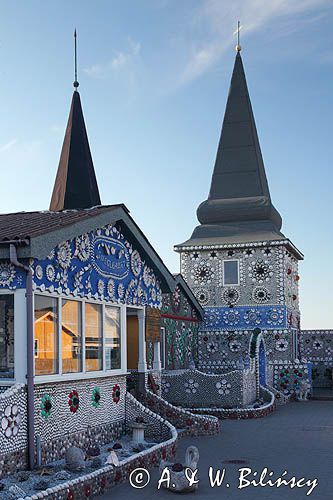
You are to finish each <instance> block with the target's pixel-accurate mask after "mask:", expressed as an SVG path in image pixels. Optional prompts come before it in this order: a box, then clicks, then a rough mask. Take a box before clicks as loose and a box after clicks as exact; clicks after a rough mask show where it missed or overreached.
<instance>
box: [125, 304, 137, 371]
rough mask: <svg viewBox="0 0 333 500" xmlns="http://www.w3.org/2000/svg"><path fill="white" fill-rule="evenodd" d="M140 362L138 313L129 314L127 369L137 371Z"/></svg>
mask: <svg viewBox="0 0 333 500" xmlns="http://www.w3.org/2000/svg"><path fill="white" fill-rule="evenodd" d="M138 362H139V321H138V316H137V314H136V312H135V313H134V314H133V313H132V314H131V313H128V314H127V369H128V370H137V369H138Z"/></svg>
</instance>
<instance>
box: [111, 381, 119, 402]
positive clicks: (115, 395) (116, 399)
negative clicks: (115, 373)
mask: <svg viewBox="0 0 333 500" xmlns="http://www.w3.org/2000/svg"><path fill="white" fill-rule="evenodd" d="M112 399H113V402H114V403H117V404H118V403H119V401H120V386H119V385H118V384H116V385H114V386H113V389H112Z"/></svg>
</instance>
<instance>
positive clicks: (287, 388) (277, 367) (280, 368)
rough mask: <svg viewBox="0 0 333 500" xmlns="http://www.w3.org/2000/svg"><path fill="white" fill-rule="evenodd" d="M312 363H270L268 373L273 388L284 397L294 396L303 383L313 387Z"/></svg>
mask: <svg viewBox="0 0 333 500" xmlns="http://www.w3.org/2000/svg"><path fill="white" fill-rule="evenodd" d="M311 370H312V366H311V363H297V362H291V361H290V362H289V361H277V362H275V363H269V366H268V371H269V372H270V377H269V378H270V379H272V380H273V387H274V388H275V389H277V390H278V391H280V392H281V393H282V394H284V396H292V395H294V394H295V393H296V392H297V391H298V389H299V387H300V384H302V383H303V381H308V382H309V383H310V385H311Z"/></svg>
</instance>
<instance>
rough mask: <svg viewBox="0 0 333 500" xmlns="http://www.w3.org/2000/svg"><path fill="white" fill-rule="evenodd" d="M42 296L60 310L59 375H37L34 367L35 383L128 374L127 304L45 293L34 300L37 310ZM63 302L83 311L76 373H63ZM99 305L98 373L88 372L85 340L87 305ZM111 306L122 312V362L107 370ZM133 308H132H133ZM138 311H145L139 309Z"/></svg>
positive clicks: (37, 293) (38, 293)
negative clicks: (107, 316)
mask: <svg viewBox="0 0 333 500" xmlns="http://www.w3.org/2000/svg"><path fill="white" fill-rule="evenodd" d="M36 295H41V296H44V297H45V296H46V297H52V298H56V299H57V308H58V325H57V333H58V338H57V348H58V353H60V354H58V368H59V369H58V373H56V374H52V375H36V374H35V367H34V377H35V383H36V384H39V383H45V382H54V381H60V380H61V381H67V380H77V379H91V378H102V377H110V376H116V375H125V374H126V373H127V363H126V304H119V303H115V302H103V301H101V300H96V299H93V298H87V297H73V296H71V295H68V296H63V295H61V296H59V295H57V294H56V293H49V292H47V293H43V292H39V291H38V292H35V293H34V299H33V302H34V304H33V307H34V309H35V296H36ZM62 300H73V301H76V302H80V303H81V307H80V311H81V329H82V370H81V371H80V372H75V373H63V372H62V335H61V331H62V330H61V326H62V314H61V312H62ZM86 303H91V304H96V305H97V304H99V305H101V306H102V369H101V370H98V371H87V370H86V339H85V304H86ZM106 305H109V306H112V307H117V308H119V310H120V342H121V349H120V353H121V361H120V368H118V369H112V368H111V369H106V368H105V366H106V365H105V306H106ZM131 307H132V306H131ZM138 309H143V308H141V307H138ZM34 339H35V322H34Z"/></svg>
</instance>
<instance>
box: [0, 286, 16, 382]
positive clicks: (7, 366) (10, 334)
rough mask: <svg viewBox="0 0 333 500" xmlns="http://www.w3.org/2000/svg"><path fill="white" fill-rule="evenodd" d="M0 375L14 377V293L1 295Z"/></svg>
mask: <svg viewBox="0 0 333 500" xmlns="http://www.w3.org/2000/svg"><path fill="white" fill-rule="evenodd" d="M0 377H1V378H13V377H14V295H12V294H11V295H6V294H4V295H0Z"/></svg>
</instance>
